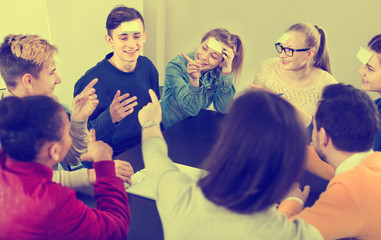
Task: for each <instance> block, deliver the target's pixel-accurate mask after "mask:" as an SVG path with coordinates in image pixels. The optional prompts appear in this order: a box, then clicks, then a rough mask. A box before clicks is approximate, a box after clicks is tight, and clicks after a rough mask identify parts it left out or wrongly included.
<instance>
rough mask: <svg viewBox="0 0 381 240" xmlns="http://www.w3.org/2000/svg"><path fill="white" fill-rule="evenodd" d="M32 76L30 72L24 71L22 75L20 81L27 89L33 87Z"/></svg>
mask: <svg viewBox="0 0 381 240" xmlns="http://www.w3.org/2000/svg"><path fill="white" fill-rule="evenodd" d="M33 80H34V79H33V76H32V74H30V73H25V74H24V75H23V76H22V79H21V82H22V84H23V85H24V87H26V88H27V89H31V88H32V87H33Z"/></svg>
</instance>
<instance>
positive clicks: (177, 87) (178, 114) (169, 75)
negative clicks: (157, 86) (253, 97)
mask: <svg viewBox="0 0 381 240" xmlns="http://www.w3.org/2000/svg"><path fill="white" fill-rule="evenodd" d="M188 56H189V57H190V58H192V59H194V52H192V53H189V54H188ZM187 65H188V61H187V60H186V59H185V58H184V57H183V56H181V55H178V56H176V57H175V58H174V59H173V60H172V61H170V62H169V63H168V65H167V67H166V69H165V82H164V88H163V96H162V98H161V107H162V111H163V125H164V127H165V128H168V127H170V126H172V125H173V124H175V123H177V122H180V121H181V120H183V119H185V118H186V117H189V116H197V114H198V113H199V111H200V110H201V109H207V108H208V107H209V106H210V105H211V104H212V103H213V106H214V108H215V109H216V110H217V111H218V112H221V113H225V112H226V110H227V107H228V105H229V103H230V101H231V100H232V99H233V96H234V94H235V88H234V85H233V81H232V80H233V74H228V75H224V74H222V73H221V72H220V70H219V69H218V68H214V69H212V70H209V71H207V72H205V73H203V74H200V86H199V87H194V86H192V85H191V84H190V82H189V75H188V73H187Z"/></svg>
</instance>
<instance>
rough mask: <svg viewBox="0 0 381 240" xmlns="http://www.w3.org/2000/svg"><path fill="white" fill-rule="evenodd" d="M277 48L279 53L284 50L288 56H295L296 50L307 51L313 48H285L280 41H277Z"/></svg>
mask: <svg viewBox="0 0 381 240" xmlns="http://www.w3.org/2000/svg"><path fill="white" fill-rule="evenodd" d="M275 49H276V51H277V52H278V53H282V52H283V51H284V54H286V56H289V57H292V56H294V52H305V51H308V50H310V49H311V48H303V49H292V48H285V47H283V46H282V45H281V44H280V43H275Z"/></svg>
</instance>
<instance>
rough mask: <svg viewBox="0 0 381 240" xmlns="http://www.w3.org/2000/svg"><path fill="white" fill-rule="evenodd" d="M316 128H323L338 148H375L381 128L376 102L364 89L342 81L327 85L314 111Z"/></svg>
mask: <svg viewBox="0 0 381 240" xmlns="http://www.w3.org/2000/svg"><path fill="white" fill-rule="evenodd" d="M315 120H316V126H315V127H316V130H320V129H321V128H324V129H325V131H326V133H327V135H328V136H329V137H330V138H331V139H332V143H333V145H334V146H335V148H337V149H338V150H341V151H347V152H362V151H366V150H370V149H372V148H373V145H374V140H375V137H376V134H377V132H378V130H379V128H380V117H379V112H378V110H377V107H376V104H375V103H374V102H373V100H372V99H371V98H370V97H369V96H368V94H366V93H365V92H364V91H361V90H359V89H356V88H354V87H353V86H351V85H345V84H342V83H338V84H332V85H328V86H326V87H325V88H324V90H323V93H322V97H321V100H320V101H319V104H318V108H317V111H316V115H315Z"/></svg>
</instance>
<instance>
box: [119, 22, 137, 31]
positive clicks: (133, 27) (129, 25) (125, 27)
mask: <svg viewBox="0 0 381 240" xmlns="http://www.w3.org/2000/svg"><path fill="white" fill-rule="evenodd" d="M121 26H122V31H123V33H140V32H141V31H140V28H139V24H138V23H137V22H136V21H130V22H122V24H121Z"/></svg>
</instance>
